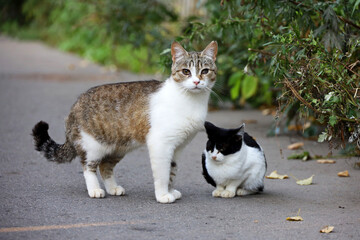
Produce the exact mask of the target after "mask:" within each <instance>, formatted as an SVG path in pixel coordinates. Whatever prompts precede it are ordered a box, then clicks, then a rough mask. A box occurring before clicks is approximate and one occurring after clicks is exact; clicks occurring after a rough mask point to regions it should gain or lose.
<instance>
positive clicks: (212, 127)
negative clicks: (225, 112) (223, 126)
mask: <svg viewBox="0 0 360 240" xmlns="http://www.w3.org/2000/svg"><path fill="white" fill-rule="evenodd" d="M204 127H205V130H206V133H207V135H208V136H209V135H211V134H212V133H213V131H214V130H215V129H216V126H215V125H214V124H212V123H211V122H208V121H206V122H205V124H204Z"/></svg>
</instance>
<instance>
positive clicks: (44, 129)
mask: <svg viewBox="0 0 360 240" xmlns="http://www.w3.org/2000/svg"><path fill="white" fill-rule="evenodd" d="M48 130H49V124H47V123H46V122H43V121H40V122H38V123H37V124H36V125H35V126H34V128H33V130H32V136H33V137H34V141H35V150H37V151H39V152H41V153H43V154H44V156H45V158H46V159H47V160H49V161H52V162H57V163H66V162H71V161H72V160H73V159H74V158H75V157H76V150H75V148H74V146H73V144H72V143H71V142H69V141H68V140H66V141H65V143H64V144H57V143H56V142H55V141H54V140H53V139H52V138H51V137H50V136H49V134H48Z"/></svg>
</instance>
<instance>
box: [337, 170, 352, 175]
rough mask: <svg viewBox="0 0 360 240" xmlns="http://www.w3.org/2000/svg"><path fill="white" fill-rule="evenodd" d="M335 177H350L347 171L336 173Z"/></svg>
mask: <svg viewBox="0 0 360 240" xmlns="http://www.w3.org/2000/svg"><path fill="white" fill-rule="evenodd" d="M337 175H338V176H339V177H350V175H349V171H348V170H346V171H343V172H338V174H337Z"/></svg>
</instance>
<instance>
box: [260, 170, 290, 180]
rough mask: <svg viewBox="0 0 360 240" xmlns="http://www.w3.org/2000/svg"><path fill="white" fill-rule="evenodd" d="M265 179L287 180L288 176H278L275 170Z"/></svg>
mask: <svg viewBox="0 0 360 240" xmlns="http://www.w3.org/2000/svg"><path fill="white" fill-rule="evenodd" d="M266 178H268V179H286V178H289V176H288V175H280V174H278V173H277V171H276V170H275V171H273V172H272V173H270V175H269V176H266Z"/></svg>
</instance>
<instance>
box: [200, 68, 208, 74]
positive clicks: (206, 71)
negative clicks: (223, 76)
mask: <svg viewBox="0 0 360 240" xmlns="http://www.w3.org/2000/svg"><path fill="white" fill-rule="evenodd" d="M208 72H209V69H207V68H205V69H203V70H202V71H201V74H207V73H208Z"/></svg>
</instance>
